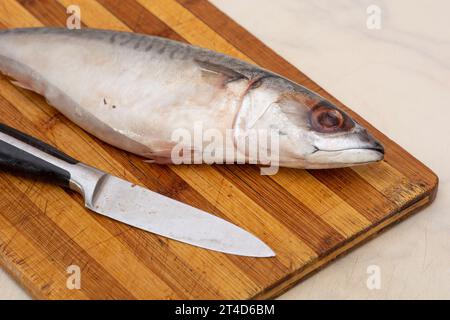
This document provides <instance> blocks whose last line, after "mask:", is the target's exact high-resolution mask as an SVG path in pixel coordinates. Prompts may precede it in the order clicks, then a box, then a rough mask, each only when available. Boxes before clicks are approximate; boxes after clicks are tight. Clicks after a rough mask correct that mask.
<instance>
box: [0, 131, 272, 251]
mask: <svg viewBox="0 0 450 320" xmlns="http://www.w3.org/2000/svg"><path fill="white" fill-rule="evenodd" d="M0 168H2V169H3V170H6V171H11V172H16V173H22V174H27V175H31V176H32V177H36V178H40V179H42V180H46V181H48V182H51V183H54V184H58V185H60V186H62V187H67V188H70V189H72V190H75V191H77V192H79V193H81V195H82V196H83V198H84V201H85V206H86V207H87V208H89V209H91V210H92V211H95V212H97V213H99V214H102V215H105V216H107V217H109V218H112V219H115V220H118V221H120V222H123V223H126V224H128V225H131V226H133V227H136V228H139V229H142V230H145V231H148V232H152V233H155V234H158V235H161V236H164V237H167V238H170V239H174V240H178V241H181V242H184V243H188V244H191V245H194V246H198V247H201V248H206V249H210V250H215V251H220V252H224V253H229V254H235V255H241V256H251V257H272V256H275V253H274V252H273V251H272V250H271V249H270V248H269V247H268V246H267V245H266V244H265V243H263V242H262V241H261V240H259V239H258V238H256V237H255V236H253V235H252V234H250V233H248V232H247V231H245V230H243V229H241V228H239V227H237V226H235V225H234V224H231V223H229V222H227V221H225V220H223V219H220V218H218V217H216V216H214V215H211V214H209V213H206V212H204V211H201V210H199V209H196V208H194V207H191V206H189V205H186V204H184V203H181V202H179V201H175V200H173V199H170V198H168V197H165V196H163V195H161V194H158V193H155V192H152V191H150V190H147V189H145V188H142V187H139V186H136V185H134V184H132V183H130V182H128V181H125V180H122V179H119V178H117V177H114V176H112V175H110V174H108V173H106V172H103V171H101V170H99V169H96V168H93V167H90V166H88V165H86V164H83V163H80V162H79V161H77V160H75V159H73V158H71V157H69V156H68V155H66V154H64V153H62V152H61V151H59V150H57V149H55V148H54V147H52V146H50V145H48V144H46V143H44V142H42V141H40V140H38V139H36V138H33V137H30V136H28V135H26V134H24V133H22V132H20V131H18V130H16V129H13V128H11V127H8V126H6V125H4V124H0Z"/></svg>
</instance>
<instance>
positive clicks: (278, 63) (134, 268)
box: [0, 0, 438, 299]
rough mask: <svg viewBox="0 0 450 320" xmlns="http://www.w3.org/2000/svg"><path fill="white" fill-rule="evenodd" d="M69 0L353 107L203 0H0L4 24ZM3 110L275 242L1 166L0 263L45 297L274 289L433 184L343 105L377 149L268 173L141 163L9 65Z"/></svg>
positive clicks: (90, 20) (425, 194)
mask: <svg viewBox="0 0 450 320" xmlns="http://www.w3.org/2000/svg"><path fill="white" fill-rule="evenodd" d="M73 4H77V5H78V6H79V7H80V9H81V18H82V26H83V27H94V28H108V29H116V30H132V31H135V32H139V33H147V34H153V35H160V36H164V37H169V38H172V39H176V40H181V41H187V42H190V43H193V44H196V45H200V46H203V47H207V48H211V49H214V50H217V51H220V52H224V53H227V54H230V55H232V56H236V57H238V58H241V59H244V60H247V61H250V62H254V63H256V64H259V65H261V66H262V67H264V68H267V69H270V70H273V71H275V72H277V73H279V74H282V75H284V76H286V77H288V78H290V79H293V80H295V81H297V82H298V83H300V84H302V85H304V86H306V87H308V88H310V89H312V90H314V91H318V92H319V93H320V94H321V95H323V96H325V97H326V98H328V99H330V100H331V101H333V102H334V103H336V104H337V105H339V106H340V107H342V108H344V109H346V110H348V109H347V108H346V107H345V106H343V105H342V104H341V103H339V101H336V99H334V98H333V97H332V96H331V95H330V94H328V93H327V92H325V91H324V90H323V89H322V88H320V87H319V86H318V85H317V84H315V83H314V82H313V81H312V80H311V79H309V78H308V77H307V76H306V75H304V74H303V73H301V71H299V70H297V69H295V68H294V67H293V66H292V65H290V64H289V63H288V62H286V61H285V60H283V59H282V58H281V57H280V56H278V55H277V54H276V53H274V52H273V51H271V50H270V49H269V48H268V47H266V46H265V45H264V44H263V43H261V42H260V41H259V40H258V39H256V38H255V37H254V36H252V35H251V34H249V33H248V32H247V31H245V30H244V29H242V27H240V26H239V25H237V24H236V23H235V22H234V21H232V20H230V18H228V17H227V16H225V15H224V14H223V13H222V12H220V11H218V10H217V9H216V8H215V7H213V6H212V5H211V4H209V3H208V2H206V1H204V0H179V1H174V0H128V1H118V0H117V1H113V0H97V1H94V0H78V1H77V0H59V1H51V0H46V1H41V0H40V1H37V0H35V1H33V0H20V1H14V0H3V1H1V2H0V28H15V27H28V26H42V25H47V26H65V24H66V19H67V17H68V15H67V14H66V6H69V5H73ZM74 54H76V52H74ZM0 110H1V113H0V121H1V122H3V123H6V124H8V125H10V126H13V127H16V128H18V129H20V130H22V131H25V132H27V133H29V134H32V135H34V136H36V137H39V138H41V139H42V140H44V141H46V142H48V143H50V144H52V145H55V146H57V147H58V148H60V149H62V150H63V151H65V152H66V153H68V154H70V155H71V156H73V157H75V158H77V159H79V160H81V161H83V162H85V163H88V164H90V165H93V166H96V167H98V168H100V169H102V170H105V171H108V172H111V173H113V174H115V175H118V176H120V177H122V178H125V179H127V180H130V181H132V182H134V183H137V184H141V185H144V186H147V187H148V188H149V189H151V190H154V191H157V192H159V193H162V194H165V195H167V196H169V197H172V198H174V199H177V200H180V201H183V202H185V203H188V204H190V205H192V206H196V207H198V208H201V209H203V210H206V211H209V212H212V213H214V214H216V215H218V216H220V217H223V218H226V219H228V220H230V221H231V222H233V223H235V224H237V225H240V226H242V227H244V228H246V229H247V230H249V231H251V232H252V233H254V234H255V235H257V236H258V237H260V238H261V239H263V240H264V241H265V242H266V243H267V244H269V245H270V246H271V247H272V248H273V249H274V250H275V251H276V253H277V254H278V255H277V257H276V258H271V259H256V258H244V257H237V256H232V255H225V254H221V253H216V252H211V251H207V250H202V249H198V248H194V247H192V246H189V245H184V244H181V243H178V242H175V241H171V240H168V239H165V238H163V237H159V236H156V235H152V234H149V233H145V232H143V231H139V230H136V229H133V228H131V227H128V226H126V225H124V224H120V223H117V222H114V221H112V220H110V219H108V218H104V217H101V216H99V215H94V214H91V212H89V211H87V210H86V209H85V208H84V207H83V204H82V203H83V202H82V199H81V197H80V196H79V195H77V194H75V193H73V192H70V191H67V190H63V189H61V188H56V187H53V186H49V185H45V184H41V183H38V182H36V181H31V180H23V179H19V178H16V177H13V176H11V175H9V174H6V173H0V188H1V195H0V263H1V265H2V266H3V268H4V269H6V270H7V271H8V272H9V273H11V274H12V275H13V276H14V277H15V278H16V279H17V281H18V282H19V283H20V284H22V285H23V286H24V287H25V288H26V289H27V290H28V291H29V292H30V293H31V294H32V295H33V296H34V297H36V298H40V299H61V298H62V299H72V298H80V299H109V298H126V299H134V298H137V299H181V298H188V299H191V298H194V299H198V298H201V299H235V298H243V299H248V298H259V299H261V298H272V297H275V296H277V295H279V294H281V293H282V292H284V291H285V290H287V289H288V288H289V287H291V286H292V285H294V284H295V283H296V282H298V281H299V280H300V279H302V278H304V277H305V276H307V275H309V274H311V273H312V272H314V271H315V270H317V269H319V268H321V267H322V266H323V265H325V264H326V263H328V262H330V261H332V260H333V259H335V258H336V257H337V256H339V255H341V254H343V253H346V252H347V251H348V250H350V249H351V248H353V247H355V246H356V245H358V244H360V243H361V242H363V241H365V240H367V239H368V238H370V237H372V236H374V235H376V234H377V233H378V232H380V231H381V230H383V229H384V228H386V227H388V226H390V225H392V224H394V223H395V222H397V221H399V220H400V219H402V218H404V217H406V216H408V215H410V214H411V213H413V212H415V211H417V210H419V209H421V208H423V207H424V206H426V205H428V204H429V203H430V202H431V201H432V200H433V198H434V196H435V194H436V190H437V184H438V179H437V177H436V176H435V175H434V174H433V172H431V171H430V170H429V169H428V168H426V167H425V166H424V165H423V164H421V163H420V162H419V161H417V160H416V159H415V158H414V157H412V156H411V155H410V154H408V153H407V152H406V151H405V150H403V149H402V148H400V147H399V146H398V145H397V144H395V143H394V142H393V141H391V140H389V138H387V137H386V136H384V135H383V134H382V133H380V132H379V131H377V130H376V129H375V128H373V127H372V126H370V125H369V124H368V123H367V122H366V121H364V120H363V119H361V118H360V117H359V116H358V115H356V114H355V113H354V112H352V111H350V110H348V111H349V113H350V114H351V115H352V116H353V117H355V118H356V119H357V120H358V121H360V122H361V123H362V124H363V125H364V126H366V127H367V128H368V129H369V130H370V131H371V132H372V133H374V135H375V136H376V137H377V138H378V139H380V140H381V141H382V142H383V143H384V145H385V147H386V160H385V161H383V162H381V163H378V164H373V165H368V166H362V167H356V168H353V169H350V168H346V169H337V170H321V171H305V170H293V169H282V170H281V171H280V172H279V173H278V174H277V175H275V176H261V175H260V174H259V170H258V168H256V167H253V166H245V165H229V166H206V165H205V166H203V165H199V166H158V165H151V164H147V163H144V162H143V159H142V158H139V157H137V156H134V155H131V154H128V153H126V152H124V151H121V150H118V149H115V148H113V147H111V146H109V145H106V144H105V143H103V142H101V141H99V140H98V139H96V138H94V137H92V136H90V135H89V134H87V133H86V132H84V131H82V130H81V129H80V128H78V127H77V126H76V125H75V124H73V123H71V122H70V121H68V120H67V119H66V118H65V117H64V116H62V115H61V114H59V113H58V112H57V111H56V110H55V109H53V108H52V107H50V106H48V105H47V104H46V102H45V101H44V100H43V98H42V97H40V96H38V95H36V94H34V93H31V92H29V91H26V90H22V89H20V88H17V87H14V86H13V85H12V84H10V83H9V81H8V80H7V79H6V78H5V77H1V78H0ZM392 245H393V246H394V245H396V244H395V243H392ZM73 265H75V266H79V268H80V270H81V289H79V290H77V289H74V290H70V289H68V287H67V281H68V278H69V277H70V276H71V273H68V272H67V269H68V268H69V266H73ZM70 270H71V269H69V271H70ZM71 279H72V278H69V282H70V280H71ZM69 287H70V286H69Z"/></svg>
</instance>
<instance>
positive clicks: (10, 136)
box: [0, 123, 78, 187]
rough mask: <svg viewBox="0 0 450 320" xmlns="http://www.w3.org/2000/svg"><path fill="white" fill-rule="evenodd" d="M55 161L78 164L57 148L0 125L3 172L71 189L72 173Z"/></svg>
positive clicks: (0, 157) (0, 154)
mask: <svg viewBox="0 0 450 320" xmlns="http://www.w3.org/2000/svg"><path fill="white" fill-rule="evenodd" d="M39 151H41V152H39ZM55 159H58V160H59V162H62V163H63V164H67V165H75V164H77V163H78V161H77V160H75V159H73V158H71V157H69V156H68V155H66V154H64V153H63V152H61V151H59V150H57V149H56V148H54V147H52V146H50V145H48V144H46V143H44V142H42V141H40V140H38V139H36V138H33V137H31V136H29V135H27V134H25V133H23V132H20V131H18V130H16V129H14V128H11V127H8V126H7V125H5V124H1V123H0V169H2V170H5V171H10V172H14V173H17V174H22V175H25V176H30V177H33V178H37V179H40V180H44V181H48V182H51V183H55V184H58V185H60V186H63V187H69V185H70V178H71V175H70V172H69V171H68V170H67V169H65V168H63V166H61V165H58V164H57V163H55V161H54V160H55ZM56 162H58V161H56Z"/></svg>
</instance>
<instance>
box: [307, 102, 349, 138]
mask: <svg viewBox="0 0 450 320" xmlns="http://www.w3.org/2000/svg"><path fill="white" fill-rule="evenodd" d="M310 122H311V126H312V128H313V129H314V130H315V131H317V132H322V133H334V132H339V131H344V130H349V129H351V128H352V127H353V126H354V123H353V121H352V120H351V119H350V118H349V117H348V116H346V115H345V114H344V113H343V112H341V111H340V110H339V109H336V108H335V107H333V106H331V105H328V104H324V103H319V104H318V105H316V106H315V107H313V109H312V110H311V112H310Z"/></svg>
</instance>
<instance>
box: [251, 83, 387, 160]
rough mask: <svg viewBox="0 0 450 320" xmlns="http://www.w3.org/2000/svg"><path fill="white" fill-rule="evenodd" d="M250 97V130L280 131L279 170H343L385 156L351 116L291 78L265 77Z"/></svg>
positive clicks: (372, 138) (376, 142)
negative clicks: (288, 168)
mask: <svg viewBox="0 0 450 320" xmlns="http://www.w3.org/2000/svg"><path fill="white" fill-rule="evenodd" d="M247 96H248V97H247V98H246V100H245V101H244V102H246V103H247V104H248V105H250V106H251V107H250V108H249V109H250V110H252V112H251V114H252V115H253V117H254V119H253V120H250V121H249V122H248V123H250V126H251V127H252V128H256V129H265V130H274V131H275V132H277V133H278V140H279V141H278V146H277V147H278V151H277V152H278V158H279V160H278V161H279V164H280V165H281V166H287V167H294V168H295V167H297V168H307V169H320V168H339V167H347V166H353V165H360V164H367V163H371V162H376V161H380V160H382V159H383V158H384V147H383V146H382V144H381V143H380V142H379V141H377V140H376V139H375V138H374V137H373V136H372V135H371V134H370V133H369V132H368V131H367V130H366V129H365V128H363V127H362V126H361V125H360V124H358V123H357V122H356V121H355V120H354V119H352V118H351V117H350V116H349V115H348V114H347V113H345V112H344V111H342V110H340V109H339V108H338V107H336V106H335V105H333V104H332V103H331V102H329V101H327V100H326V99H324V98H323V97H321V96H319V95H317V94H316V93H314V92H312V91H310V90H308V89H306V88H304V87H302V86H300V85H297V84H295V83H293V82H291V81H289V80H287V79H284V78H281V77H267V78H262V79H261V80H260V83H258V85H257V86H255V88H252V89H251V90H249V92H248V94H247ZM248 113H249V114H250V112H248Z"/></svg>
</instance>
